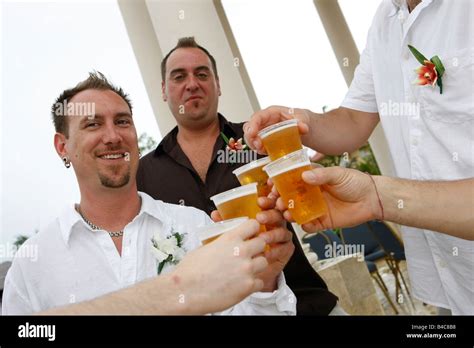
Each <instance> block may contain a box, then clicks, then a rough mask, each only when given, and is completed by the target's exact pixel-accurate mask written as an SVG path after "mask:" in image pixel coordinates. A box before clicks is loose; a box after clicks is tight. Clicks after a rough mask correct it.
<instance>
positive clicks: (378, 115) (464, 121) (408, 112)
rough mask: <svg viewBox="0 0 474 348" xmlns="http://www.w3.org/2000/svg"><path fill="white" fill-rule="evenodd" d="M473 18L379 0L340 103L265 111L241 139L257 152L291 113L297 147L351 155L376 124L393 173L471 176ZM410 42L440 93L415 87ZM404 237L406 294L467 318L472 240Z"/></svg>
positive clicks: (437, 2)
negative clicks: (435, 63) (429, 66)
mask: <svg viewBox="0 0 474 348" xmlns="http://www.w3.org/2000/svg"><path fill="white" fill-rule="evenodd" d="M473 13H474V3H473V2H472V1H464V0H459V1H444V0H425V1H408V2H406V1H402V0H385V1H383V3H382V4H381V5H380V7H379V9H378V10H377V13H376V15H375V17H374V20H373V23H372V26H371V28H370V30H369V34H368V38H367V45H366V48H365V50H364V51H363V52H362V54H361V57H360V64H359V66H358V67H357V69H356V71H355V76H354V80H353V81H352V84H351V86H350V88H349V91H348V93H347V95H346V98H345V99H344V101H343V102H342V106H341V107H340V108H338V109H335V110H332V111H330V112H328V113H326V114H324V115H318V114H315V113H312V112H310V111H309V110H298V109H295V110H292V111H294V115H290V113H289V112H288V108H283V107H271V108H268V109H266V110H263V111H261V112H258V113H256V114H255V115H254V116H253V117H252V120H251V121H250V122H249V123H248V124H247V126H246V128H245V130H246V138H247V143H248V144H250V145H251V146H253V147H255V148H257V149H259V150H260V151H261V150H262V145H261V141H260V139H258V137H257V133H258V131H259V130H260V129H262V128H263V127H265V126H267V125H269V124H272V123H275V122H278V121H280V120H283V119H287V118H291V117H296V118H297V119H299V120H300V121H302V122H301V123H300V131H301V132H302V133H305V134H306V135H304V136H303V142H304V143H305V145H307V146H309V147H311V148H314V149H316V150H317V151H318V152H321V153H325V154H341V153H344V152H348V153H350V152H352V151H354V150H356V149H358V148H359V147H360V146H361V145H362V144H364V143H365V142H366V141H367V139H368V137H369V135H370V134H371V132H372V131H373V129H374V128H375V126H376V125H377V124H378V122H379V121H380V122H381V123H382V126H383V130H384V132H385V135H386V138H387V140H388V143H389V147H390V154H391V157H392V159H393V161H394V164H395V165H394V168H395V171H396V174H397V176H399V177H401V178H406V179H413V180H456V179H465V178H470V177H473V176H474V35H473V34H472V33H473V32H474V30H473V22H474V18H473ZM408 45H411V46H413V47H415V48H416V49H417V50H418V51H419V52H421V53H422V54H423V55H424V56H425V57H427V58H428V59H430V58H431V57H434V56H438V57H439V58H440V59H441V61H442V63H443V65H444V68H445V71H444V74H443V75H442V84H443V90H442V94H441V89H440V86H439V85H437V84H434V85H433V86H431V85H423V86H421V85H418V84H414V83H413V81H414V80H415V79H416V78H417V77H418V75H417V73H416V72H415V70H416V69H417V68H419V67H420V65H421V64H420V63H419V62H418V61H417V59H416V58H415V57H414V55H413V54H412V53H411V52H410V50H409V48H408ZM424 77H426V76H424ZM399 203H400V204H402V203H403V202H399ZM403 209H410V207H409V206H404V207H403ZM450 218H451V217H450V216H446V219H450ZM402 235H403V239H404V242H405V253H406V257H407V264H408V272H409V275H410V279H411V284H412V287H413V293H414V295H415V296H416V297H417V298H419V299H420V300H422V301H423V302H426V303H430V304H432V305H435V306H438V307H441V308H446V309H449V310H451V311H452V313H453V314H474V242H473V241H466V240H461V239H459V238H456V237H453V236H448V235H443V234H440V233H436V232H432V231H428V230H424V232H423V233H419V232H417V231H415V230H414V228H411V227H403V229H402Z"/></svg>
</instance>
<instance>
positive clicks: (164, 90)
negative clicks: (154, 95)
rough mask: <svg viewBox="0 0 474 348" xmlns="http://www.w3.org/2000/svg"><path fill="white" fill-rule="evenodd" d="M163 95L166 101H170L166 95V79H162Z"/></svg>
mask: <svg viewBox="0 0 474 348" xmlns="http://www.w3.org/2000/svg"><path fill="white" fill-rule="evenodd" d="M161 96H162V98H163V101H164V102H166V101H168V97H167V96H166V85H165V81H161Z"/></svg>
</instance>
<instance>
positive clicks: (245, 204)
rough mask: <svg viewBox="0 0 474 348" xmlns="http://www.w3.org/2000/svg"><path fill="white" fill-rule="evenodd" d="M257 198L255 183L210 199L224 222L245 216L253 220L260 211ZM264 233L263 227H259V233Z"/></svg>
mask: <svg viewBox="0 0 474 348" xmlns="http://www.w3.org/2000/svg"><path fill="white" fill-rule="evenodd" d="M257 198H258V196H257V183H251V184H247V185H244V186H240V187H236V188H234V189H231V190H228V191H225V192H222V193H219V194H217V195H215V196H212V197H211V199H212V201H213V202H214V204H215V205H216V207H217V210H218V211H219V214H220V215H221V217H222V218H223V219H224V220H227V219H234V218H238V217H245V216H246V217H248V218H250V219H255V218H256V217H257V213H258V212H260V211H261V209H260V207H259V206H258V204H257ZM265 231H266V229H265V226H264V225H260V232H265Z"/></svg>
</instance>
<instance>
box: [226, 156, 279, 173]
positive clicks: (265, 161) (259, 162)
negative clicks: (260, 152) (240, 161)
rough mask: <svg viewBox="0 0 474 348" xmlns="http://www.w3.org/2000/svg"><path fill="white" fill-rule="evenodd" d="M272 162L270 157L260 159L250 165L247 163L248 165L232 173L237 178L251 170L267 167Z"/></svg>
mask: <svg viewBox="0 0 474 348" xmlns="http://www.w3.org/2000/svg"><path fill="white" fill-rule="evenodd" d="M270 162H271V160H270V157H263V158H260V159H258V160H256V161H252V162H250V163H247V164H246V165H243V166H242V167H239V168H237V169H236V170H234V171H233V172H232V173H233V174H234V175H235V176H239V175H240V174H242V173H245V172H248V171H249V170H252V169H255V168H258V167H262V166H265V165H267V164H268V163H270Z"/></svg>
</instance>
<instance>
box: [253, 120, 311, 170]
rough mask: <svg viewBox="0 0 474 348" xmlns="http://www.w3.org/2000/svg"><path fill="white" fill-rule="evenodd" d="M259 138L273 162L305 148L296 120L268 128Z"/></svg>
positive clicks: (260, 133)
mask: <svg viewBox="0 0 474 348" xmlns="http://www.w3.org/2000/svg"><path fill="white" fill-rule="evenodd" d="M258 136H259V137H260V138H261V139H262V143H263V147H264V148H265V151H267V154H268V157H270V159H271V160H272V161H275V160H277V159H278V158H280V157H283V156H285V155H287V154H289V153H292V152H294V151H297V150H301V149H302V148H303V145H302V144H301V137H300V133H299V131H298V121H297V120H296V119H291V120H287V121H283V122H280V123H276V124H274V125H271V126H269V127H266V128H264V129H262V130H261V131H260V132H259V133H258Z"/></svg>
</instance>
